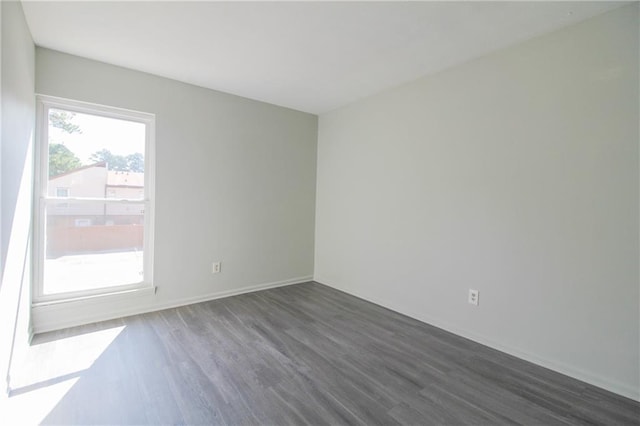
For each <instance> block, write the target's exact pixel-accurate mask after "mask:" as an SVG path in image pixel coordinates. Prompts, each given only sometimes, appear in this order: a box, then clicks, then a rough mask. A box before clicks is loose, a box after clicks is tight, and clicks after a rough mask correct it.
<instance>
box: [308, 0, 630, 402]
mask: <svg viewBox="0 0 640 426" xmlns="http://www.w3.org/2000/svg"><path fill="white" fill-rule="evenodd" d="M638 76H639V74H638V5H637V4H635V5H631V6H627V7H624V8H621V9H617V10H614V11H612V12H610V13H607V14H605V15H601V16H599V17H595V18H593V19H591V20H588V21H585V22H584V23H581V24H578V25H575V26H573V27H570V28H567V29H564V30H561V31H558V32H556V33H552V34H549V35H546V36H543V37H539V38H536V39H533V40H530V41H528V42H526V43H523V44H520V45H518V46H516V47H513V48H509V49H506V50H502V51H499V52H496V53H494V54H491V55H488V56H485V57H482V58H479V59H476V60H474V61H471V62H469V63H466V64H464V65H461V66H458V67H455V68H453V69H450V70H447V71H445V72H442V73H440V74H437V75H434V76H430V77H425V78H422V79H420V80H417V81H414V82H412V83H409V84H406V85H403V86H401V87H398V88H396V89H393V90H390V91H386V92H384V93H381V94H379V95H376V96H373V97H370V98H367V99H365V100H362V101H359V102H357V103H355V104H352V105H350V106H347V107H345V108H342V109H339V110H336V111H334V112H331V113H328V114H325V115H321V116H320V121H319V137H318V138H319V139H318V178H317V179H318V182H317V210H316V253H315V279H316V280H317V281H319V282H322V283H324V284H327V285H330V286H333V287H336V288H338V289H341V290H344V291H346V292H348V293H352V294H355V295H357V296H360V297H363V298H365V299H369V300H371V301H374V302H376V303H379V304H381V305H383V306H387V307H390V308H392V309H395V310H397V311H399V312H402V313H405V314H407V315H409V316H412V317H415V318H418V319H420V320H424V321H426V322H428V323H431V324H434V325H437V326H440V327H442V328H445V329H448V330H451V331H453V332H455V333H458V334H461V335H463V336H467V337H470V338H472V339H474V340H476V341H479V342H482V343H486V344H489V345H490V346H493V347H496V348H498V349H502V350H505V351H507V352H510V353H512V354H515V355H517V356H520V357H523V358H525V359H529V360H532V361H534V362H537V363H539V364H542V365H545V366H547V367H550V368H552V369H555V370H558V371H561V372H564V373H567V374H569V375H572V376H574V377H577V378H580V379H583V380H586V381H589V382H591V383H594V384H596V385H599V386H603V387H606V388H608V389H610V390H613V391H615V392H619V393H621V394H624V395H627V396H630V397H633V398H636V399H637V398H639V397H640V390H639V386H640V385H639V377H640V371H639V364H640V363H639V361H638V360H639V359H640V353H639V334H640V332H639V322H640V318H639V300H640V295H639V284H638V282H639V277H638V259H639V250H638V239H639V236H638V217H639V215H638V201H639V200H638V191H639V185H638V181H639V178H638V131H639V130H638V116H639V108H638ZM469 288H475V289H478V290H479V291H480V306H479V307H473V306H472V305H469V304H468V303H467V291H468V289H469Z"/></svg>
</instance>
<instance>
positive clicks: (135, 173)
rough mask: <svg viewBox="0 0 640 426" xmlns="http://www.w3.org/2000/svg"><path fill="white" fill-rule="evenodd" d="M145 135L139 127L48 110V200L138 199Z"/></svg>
mask: <svg viewBox="0 0 640 426" xmlns="http://www.w3.org/2000/svg"><path fill="white" fill-rule="evenodd" d="M145 129H146V127H145V125H144V123H140V122H135V121H127V120H120V119H115V118H108V117H102V116H97V115H92V114H82V113H75V112H71V111H65V110H62V109H50V110H49V127H48V135H49V144H48V145H49V164H48V166H49V185H48V189H47V195H48V196H50V197H55V196H58V197H61V196H62V197H75V198H81V197H87V198H107V197H108V198H138V199H142V198H143V196H144V195H143V194H144V155H145ZM108 193H109V194H110V196H108V195H107V194H108ZM65 194H66V195H65Z"/></svg>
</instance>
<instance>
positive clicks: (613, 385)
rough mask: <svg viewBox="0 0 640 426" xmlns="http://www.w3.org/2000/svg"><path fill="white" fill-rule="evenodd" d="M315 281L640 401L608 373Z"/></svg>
mask: <svg viewBox="0 0 640 426" xmlns="http://www.w3.org/2000/svg"><path fill="white" fill-rule="evenodd" d="M314 281H316V282H318V283H320V284H323V285H326V286H327V287H331V288H335V289H336V290H340V291H342V292H345V293H347V294H350V295H352V296H355V297H357V298H359V299H363V300H366V301H367V302H371V303H375V304H376V305H380V306H382V307H384V308H387V309H390V310H392V311H395V312H398V313H400V314H403V315H406V316H408V317H410V318H413V319H416V320H418V321H421V322H424V323H427V324H429V325H433V326H435V327H438V328H441V329H443V330H446V331H448V332H450V333H453V334H456V335H458V336H461V337H464V338H466V339H469V340H472V341H474V342H476V343H480V344H482V345H485V346H488V347H490V348H492V349H496V350H499V351H500V352H504V353H507V354H509V355H512V356H515V357H516V358H520V359H522V360H525V361H528V362H531V363H533V364H536V365H539V366H541V367H544V368H548V369H549V370H553V371H555V372H557V373H560V374H564V375H565V376H569V377H572V378H574V379H577V380H580V381H583V382H586V383H589V384H591V385H594V386H597V387H599V388H602V389H605V390H608V391H609V392H613V393H615V394H618V395H621V396H624V397H626V398H629V399H633V400H635V401H640V389H636V388H634V387H633V386H630V385H628V384H626V383H620V382H618V381H615V380H610V379H608V378H606V377H601V376H598V375H596V374H593V373H590V372H588V371H584V370H582V369H579V368H575V367H573V366H571V365H568V364H566V363H563V362H560V361H555V360H550V359H548V358H545V357H541V356H538V355H536V354H533V353H530V352H526V351H522V350H520V349H517V348H514V347H511V346H509V345H505V344H503V343H500V342H496V341H494V340H493V339H491V338H489V337H487V336H484V335H481V334H478V333H474V332H470V331H468V330H464V329H462V328H460V327H457V326H455V325H452V324H450V323H448V322H446V321H441V320H439V319H437V318H432V317H429V316H428V315H424V314H423V313H418V312H411V311H410V310H407V309H405V308H404V307H401V306H398V305H394V304H393V303H391V304H390V303H389V302H388V301H382V300H378V299H376V298H372V297H369V296H365V295H363V294H360V293H357V292H353V291H351V290H347V289H345V288H342V287H340V286H336V285H331V284H327V283H326V282H325V281H324V280H323V279H322V278H315V277H314Z"/></svg>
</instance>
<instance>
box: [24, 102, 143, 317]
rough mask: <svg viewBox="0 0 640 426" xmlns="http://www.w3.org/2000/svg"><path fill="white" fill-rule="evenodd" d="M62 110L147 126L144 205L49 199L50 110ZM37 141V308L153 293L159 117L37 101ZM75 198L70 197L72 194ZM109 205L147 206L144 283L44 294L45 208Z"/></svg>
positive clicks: (34, 293)
mask: <svg viewBox="0 0 640 426" xmlns="http://www.w3.org/2000/svg"><path fill="white" fill-rule="evenodd" d="M51 109H61V110H64V111H69V112H75V113H80V114H91V115H95V116H100V117H106V118H114V119H119V120H126V121H133V122H137V123H142V124H144V126H145V153H144V156H145V168H144V196H143V199H136V200H134V199H114V198H111V199H109V198H107V197H106V194H105V197H104V198H75V197H73V196H69V197H64V198H62V197H56V196H49V195H48V194H47V189H48V188H47V186H48V181H49V179H48V176H49V110H51ZM36 114H37V115H36V140H35V144H34V145H35V167H34V169H35V176H34V192H33V194H34V204H33V206H34V209H33V216H34V217H33V223H34V232H33V249H32V260H33V262H32V265H33V278H34V279H33V286H32V288H33V291H32V298H31V301H32V304H33V305H39V304H50V303H58V302H68V301H72V300H81V299H85V298H91V299H93V298H95V297H99V296H110V295H113V294H119V293H131V292H135V291H136V290H149V289H153V290H154V292H155V288H154V281H153V260H154V256H153V249H154V243H153V241H154V231H155V230H154V223H155V216H154V211H155V114H151V113H146V112H140V111H133V110H127V109H123V108H117V107H111V106H105V105H99V104H93V103H88V102H82V101H75V100H70V99H65V98H59V97H54V96H46V95H36ZM69 195H71V194H69ZM96 201H99V202H105V203H108V204H131V203H135V204H143V205H144V236H143V277H142V281H140V282H138V283H133V284H123V285H118V286H109V287H101V288H96V289H88V290H80V291H73V292H65V293H56V294H44V266H45V250H46V244H45V238H46V208H47V206H48V205H56V204H64V203H70V202H71V203H78V202H79V203H84V202H89V203H91V202H96Z"/></svg>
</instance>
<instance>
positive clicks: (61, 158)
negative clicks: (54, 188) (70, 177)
mask: <svg viewBox="0 0 640 426" xmlns="http://www.w3.org/2000/svg"><path fill="white" fill-rule="evenodd" d="M80 166H82V163H81V162H80V159H79V158H78V157H76V155H75V154H74V153H73V152H71V151H70V150H69V148H67V147H66V146H64V145H62V144H59V143H52V144H49V177H52V176H57V175H60V174H62V173H66V172H70V171H71V170H74V169H77V168H78V167H80Z"/></svg>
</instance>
